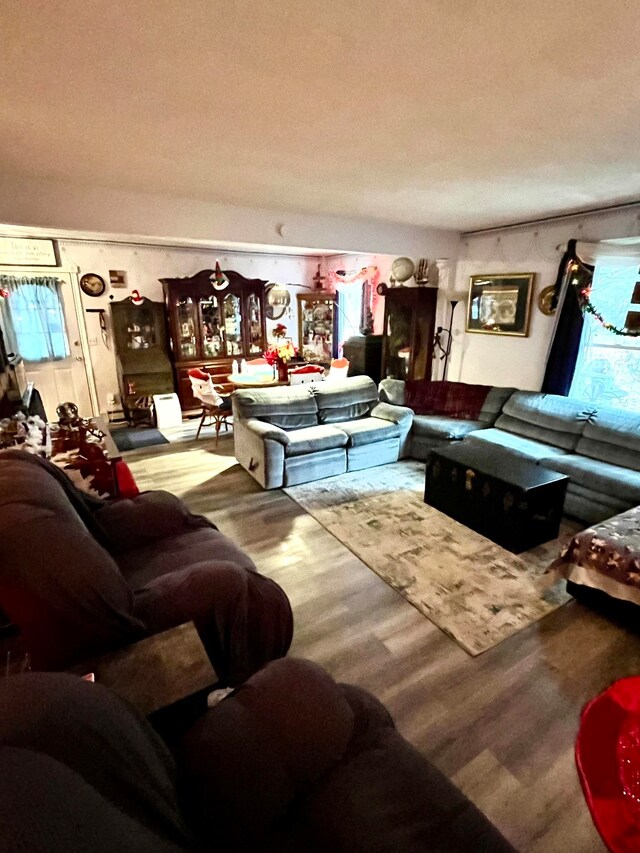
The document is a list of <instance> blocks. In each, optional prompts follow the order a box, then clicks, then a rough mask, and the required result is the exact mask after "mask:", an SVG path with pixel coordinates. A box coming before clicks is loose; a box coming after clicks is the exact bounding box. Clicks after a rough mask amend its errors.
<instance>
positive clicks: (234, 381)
mask: <svg viewBox="0 0 640 853" xmlns="http://www.w3.org/2000/svg"><path fill="white" fill-rule="evenodd" d="M227 382H230V383H231V385H234V386H235V387H236V388H275V387H276V386H277V385H288V384H289V383H288V382H281V381H280V380H279V379H266V380H261V379H260V377H258V376H250V375H249V374H243V373H230V374H229V375H228V376H227Z"/></svg>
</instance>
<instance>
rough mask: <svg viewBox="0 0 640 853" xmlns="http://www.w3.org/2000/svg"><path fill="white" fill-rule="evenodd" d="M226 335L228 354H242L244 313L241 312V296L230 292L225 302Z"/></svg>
mask: <svg viewBox="0 0 640 853" xmlns="http://www.w3.org/2000/svg"><path fill="white" fill-rule="evenodd" d="M223 315H224V335H225V338H226V342H227V355H242V353H243V351H244V345H243V341H242V314H241V312H240V297H239V296H236V295H235V294H233V293H228V294H227V295H226V296H225V297H224V302H223Z"/></svg>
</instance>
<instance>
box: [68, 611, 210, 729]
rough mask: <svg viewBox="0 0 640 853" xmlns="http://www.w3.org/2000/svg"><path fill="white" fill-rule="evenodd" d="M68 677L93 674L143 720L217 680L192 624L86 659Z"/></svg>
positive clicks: (205, 688) (179, 626)
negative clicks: (129, 705) (142, 717)
mask: <svg viewBox="0 0 640 853" xmlns="http://www.w3.org/2000/svg"><path fill="white" fill-rule="evenodd" d="M69 672H71V673H73V674H74V675H80V676H82V675H86V674H87V673H89V672H93V673H94V674H95V680H96V682H99V683H100V684H104V685H105V687H109V688H111V689H112V690H114V691H115V692H116V693H118V694H119V695H120V696H122V697H123V698H124V699H126V700H127V701H129V702H130V703H131V704H132V705H134V706H135V707H136V708H137V709H138V711H140V712H141V713H142V714H144V715H145V716H149V715H150V714H153V713H155V712H157V711H160V710H161V709H165V708H169V706H171V705H175V704H176V703H177V702H180V701H182V700H184V699H188V698H190V697H191V696H193V695H194V694H196V693H199V692H201V691H203V690H210V689H211V688H212V687H213V686H214V685H215V683H216V682H217V680H218V678H217V675H216V673H215V670H214V668H213V667H212V666H211V661H210V660H209V658H208V657H207V653H206V651H205V649H204V646H203V645H202V642H201V640H200V637H199V635H198V632H197V631H196V627H195V625H194V624H193V622H185V623H184V624H183V625H178V626H177V627H176V628H170V629H169V630H168V631H163V632H162V633H161V634H154V635H153V636H152V637H146V638H145V639H144V640H140V641H139V642H137V643H132V644H131V645H129V646H125V648H123V649H118V651H116V652H110V653H109V654H106V655H102V656H101V657H98V658H92V659H89V660H87V661H85V662H84V663H82V664H79V665H78V666H74V667H73V668H72V669H70V670H69Z"/></svg>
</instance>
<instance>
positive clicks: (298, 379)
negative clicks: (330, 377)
mask: <svg viewBox="0 0 640 853" xmlns="http://www.w3.org/2000/svg"><path fill="white" fill-rule="evenodd" d="M311 382H315V383H318V382H324V373H290V374H289V385H307V384H308V383H311Z"/></svg>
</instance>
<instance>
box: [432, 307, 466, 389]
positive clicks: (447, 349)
mask: <svg viewBox="0 0 640 853" xmlns="http://www.w3.org/2000/svg"><path fill="white" fill-rule="evenodd" d="M462 298H463V297H461V296H459V295H458V294H455V298H454V299H450V300H449V305H450V306H451V313H450V314H449V325H448V326H447V328H444V326H438V328H437V329H436V336H435V339H434V342H433V344H434V358H435V357H436V354H437V353H438V352H440V353H442V355H441V356H440V361H444V365H443V367H442V379H443V380H445V379H446V378H447V370H448V368H449V356H450V355H451V344H452V343H453V337H452V330H453V312H454V311H455V310H456V305H457V304H458V303H459V302H461V301H462Z"/></svg>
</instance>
